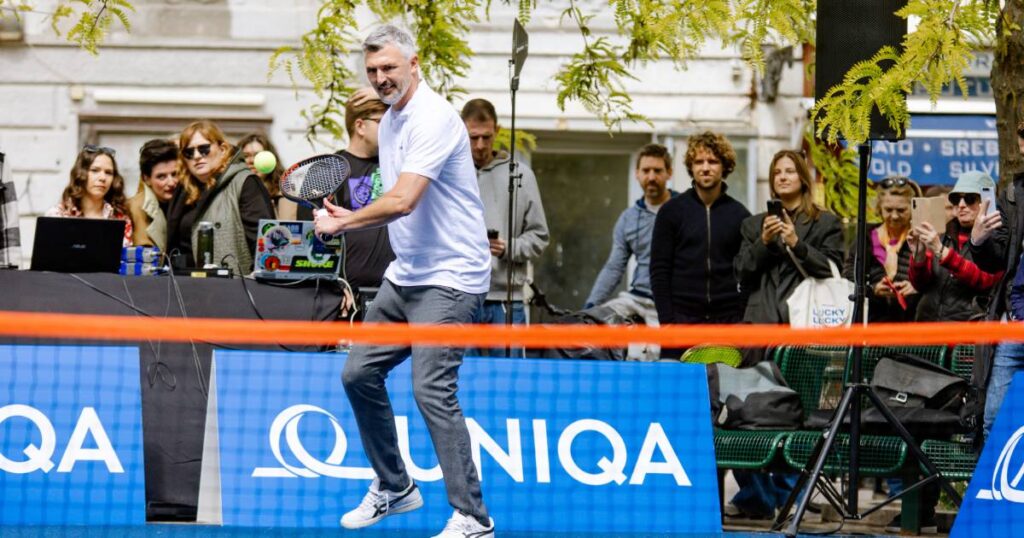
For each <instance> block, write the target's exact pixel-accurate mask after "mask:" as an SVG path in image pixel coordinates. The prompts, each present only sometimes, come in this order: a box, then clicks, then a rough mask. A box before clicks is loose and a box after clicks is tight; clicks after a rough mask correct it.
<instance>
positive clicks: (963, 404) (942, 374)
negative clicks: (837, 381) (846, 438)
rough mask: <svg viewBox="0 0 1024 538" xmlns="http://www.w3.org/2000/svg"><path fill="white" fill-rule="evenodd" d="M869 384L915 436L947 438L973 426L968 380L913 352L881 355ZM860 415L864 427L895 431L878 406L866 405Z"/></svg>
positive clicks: (884, 431) (878, 430)
mask: <svg viewBox="0 0 1024 538" xmlns="http://www.w3.org/2000/svg"><path fill="white" fill-rule="evenodd" d="M871 387H872V388H873V389H874V390H875V393H876V394H878V396H879V397H880V398H881V399H882V402H883V403H885V404H886V406H888V407H889V409H890V410H891V411H892V412H893V414H894V415H896V418H897V419H899V421H900V422H901V423H902V424H903V426H905V427H906V428H907V430H908V431H910V433H911V434H913V435H914V436H915V437H918V438H932V439H948V438H949V437H951V436H952V435H954V434H958V433H967V432H969V431H971V429H972V428H973V426H974V420H975V416H974V415H975V413H974V412H973V411H971V410H972V409H974V408H975V406H972V405H970V404H969V402H970V401H971V400H972V396H971V394H972V391H971V386H970V384H969V383H968V382H967V380H966V379H964V378H962V377H960V376H958V375H956V374H954V373H953V372H951V371H949V370H947V369H945V368H943V367H941V366H939V365H937V364H934V363H932V362H929V361H927V360H924V359H921V358H919V357H915V356H912V355H895V356H892V357H885V358H882V359H881V360H879V361H878V364H877V365H876V366H875V373H874V375H872V377H871ZM863 417H864V425H865V428H866V429H867V430H869V431H871V430H874V432H875V433H880V434H885V435H892V434H894V433H895V431H894V430H893V429H891V428H888V427H887V423H886V422H885V420H884V417H883V416H882V414H881V413H880V412H879V411H878V410H877V409H874V408H871V409H868V410H867V411H866V412H865V413H864V415H863Z"/></svg>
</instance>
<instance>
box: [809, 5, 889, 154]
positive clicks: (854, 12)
mask: <svg viewBox="0 0 1024 538" xmlns="http://www.w3.org/2000/svg"><path fill="white" fill-rule="evenodd" d="M906 4H907V0H818V27H817V45H816V51H815V56H816V59H815V76H814V99H815V100H816V101H817V100H820V99H821V98H822V97H824V96H825V94H826V93H827V92H828V91H829V90H830V89H831V88H832V87H833V86H835V85H837V84H839V83H841V82H842V81H843V77H844V76H845V75H846V72H847V71H849V70H850V68H851V67H853V64H855V63H857V62H861V61H864V60H869V59H871V57H872V56H874V55H875V53H877V52H878V51H879V50H880V49H881V48H882V47H884V46H886V45H889V46H892V47H896V49H897V50H900V49H901V43H902V42H903V37H904V36H905V35H906V34H907V20H906V19H903V18H900V17H897V16H896V15H895V13H896V11H898V10H900V9H902V8H903V7H904V6H905V5H906ZM868 138H870V139H871V140H898V139H899V138H900V137H899V136H897V135H896V132H895V130H893V129H892V127H890V126H889V122H888V121H886V120H885V119H883V118H882V115H881V114H879V112H878V109H877V108H876V109H875V112H874V113H873V114H872V116H871V130H870V134H869V135H868Z"/></svg>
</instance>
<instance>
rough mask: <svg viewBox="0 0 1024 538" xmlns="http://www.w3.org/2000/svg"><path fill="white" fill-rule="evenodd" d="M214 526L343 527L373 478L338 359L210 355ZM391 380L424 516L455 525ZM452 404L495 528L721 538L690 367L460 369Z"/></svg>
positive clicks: (493, 362)
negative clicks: (215, 446)
mask: <svg viewBox="0 0 1024 538" xmlns="http://www.w3.org/2000/svg"><path fill="white" fill-rule="evenodd" d="M215 358H216V384H217V398H218V410H219V412H218V420H219V425H220V432H219V434H220V462H221V492H222V493H221V494H222V506H223V521H224V524H225V525H237V526H247V527H327V528H331V527H339V520H340V518H341V516H342V515H343V514H344V513H345V512H347V511H349V510H351V509H352V508H354V507H355V506H357V505H358V504H359V501H360V500H361V499H362V497H363V495H364V494H365V493H366V489H367V487H368V486H369V484H370V481H371V479H372V478H373V476H374V473H373V470H372V469H371V468H370V467H369V464H368V462H367V459H366V457H365V455H364V454H363V450H362V444H361V442H360V439H359V433H358V430H357V428H356V424H355V420H354V418H353V416H352V411H351V406H350V405H349V402H348V399H347V398H346V396H345V393H344V389H343V388H342V386H341V380H340V377H341V371H342V367H343V366H344V362H345V355H342V354H286V353H271V352H233V351H228V352H221V351H217V352H215ZM410 362H411V361H406V362H405V363H404V364H402V365H401V366H399V367H398V368H396V369H395V370H394V371H393V372H392V373H391V374H390V375H389V377H388V392H389V394H390V396H391V401H392V402H393V405H394V410H395V415H396V416H395V423H396V426H397V430H398V437H399V448H400V451H401V453H402V456H403V459H404V460H405V464H406V467H407V469H408V471H409V473H410V475H411V476H412V478H413V480H415V481H416V483H417V484H418V485H419V486H420V488H421V490H422V493H423V497H424V500H425V506H424V507H423V508H421V509H419V510H416V511H413V512H410V513H407V514H402V515H399V516H394V517H389V518H385V519H384V520H383V521H381V522H380V523H378V524H377V525H376V526H375V528H378V527H379V528H381V529H384V530H388V529H392V530H394V529H405V530H422V531H435V532H436V531H438V530H440V529H441V528H442V527H443V526H444V525H445V522H446V520H447V519H448V517H450V516H451V513H452V508H451V506H450V505H449V504H448V501H447V496H446V494H445V488H444V483H443V481H442V476H441V470H440V467H438V463H437V458H436V456H435V454H434V449H433V447H432V445H431V442H430V437H429V434H428V432H427V429H426V426H425V425H424V423H423V419H422V418H421V416H420V414H419V411H418V410H417V408H416V403H415V400H414V398H413V393H412V387H411V369H410ZM459 400H460V403H461V404H462V409H463V411H464V413H465V416H466V423H467V426H468V427H469V431H470V435H471V437H472V447H473V457H474V460H475V462H476V464H477V468H478V469H479V471H480V475H481V483H482V487H483V495H484V502H485V503H486V504H487V507H488V510H489V511H490V513H491V516H492V517H493V518H494V521H495V525H496V529H498V532H499V533H500V532H504V531H509V532H510V531H519V532H530V533H533V532H554V533H565V532H574V533H710V532H715V533H717V532H721V521H720V516H719V496H718V485H717V480H716V468H715V459H714V448H713V443H712V437H711V417H710V410H709V405H708V393H707V378H706V375H705V370H704V367H703V366H701V365H690V364H680V363H674V364H658V363H614V362H595V361H570V360H533V359H484V358H469V359H467V360H466V362H465V363H464V364H463V366H462V368H461V371H460V376H459Z"/></svg>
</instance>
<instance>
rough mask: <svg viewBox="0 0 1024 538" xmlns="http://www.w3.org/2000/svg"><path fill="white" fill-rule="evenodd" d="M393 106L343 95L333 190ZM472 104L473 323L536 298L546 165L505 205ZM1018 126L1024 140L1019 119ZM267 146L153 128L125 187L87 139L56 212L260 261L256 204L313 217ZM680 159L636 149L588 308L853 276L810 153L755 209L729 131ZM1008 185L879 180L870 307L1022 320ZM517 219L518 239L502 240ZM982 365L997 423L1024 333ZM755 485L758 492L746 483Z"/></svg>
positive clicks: (756, 478) (1020, 181)
mask: <svg viewBox="0 0 1024 538" xmlns="http://www.w3.org/2000/svg"><path fill="white" fill-rule="evenodd" d="M387 110H388V107H387V105H385V104H384V103H382V102H381V101H380V100H379V99H377V98H376V96H375V95H373V94H372V92H368V91H361V92H358V93H357V94H356V95H355V96H354V97H353V99H352V100H351V101H350V102H349V103H348V105H347V106H346V127H347V130H348V133H349V137H350V145H349V147H348V148H346V149H345V150H342V151H340V152H339V154H341V155H343V156H345V157H346V158H347V159H348V160H349V161H351V162H352V163H353V170H354V173H353V175H352V178H351V179H350V180H349V181H348V182H346V183H345V185H343V186H342V188H340V189H339V191H338V193H336V197H335V200H337V201H340V202H341V203H342V204H344V205H345V206H346V207H348V208H351V209H353V210H355V209H359V208H360V207H363V206H365V205H366V204H368V203H369V202H371V201H373V200H374V199H375V198H376V197H378V196H380V195H381V192H380V191H381V186H380V179H379V178H380V169H379V166H380V165H379V161H378V158H377V132H376V130H377V125H378V124H379V122H380V120H381V117H382V116H383V115H384V114H385V113H386V112H387ZM462 119H463V121H464V123H465V125H466V127H467V135H468V136H469V138H470V142H471V148H472V153H473V161H474V164H475V165H476V168H477V173H478V181H479V192H480V194H481V197H482V199H483V202H484V206H485V217H486V219H485V220H486V222H487V226H488V228H489V230H488V235H489V237H488V239H489V243H490V250H491V254H492V258H493V259H492V275H491V292H490V293H489V294H488V296H487V302H486V304H485V308H484V311H483V312H481V313H480V315H478V316H477V317H476V321H477V322H481V323H503V322H504V320H505V310H504V309H505V307H506V306H505V303H504V298H505V296H506V294H507V291H508V290H507V283H506V281H505V274H506V269H507V266H508V265H509V264H512V265H513V266H514V267H515V270H516V275H517V278H516V280H515V282H514V283H513V286H514V292H513V299H514V301H513V316H512V317H513V320H514V322H515V323H525V322H526V321H527V320H526V314H525V312H526V309H525V307H524V302H525V300H526V299H527V298H526V297H524V294H523V293H522V290H523V289H524V287H525V286H526V285H527V284H529V282H530V278H531V276H532V274H531V273H532V271H531V270H530V262H531V260H534V259H536V258H537V257H539V256H540V255H541V254H542V252H543V251H544V249H545V247H546V246H547V244H548V241H549V233H548V227H547V221H546V217H545V214H544V208H543V205H542V203H541V199H540V192H539V189H538V187H537V180H536V178H535V177H534V174H533V172H532V170H530V168H529V167H528V166H526V165H525V164H524V163H517V164H518V173H519V174H521V188H520V190H519V197H518V198H517V200H516V202H517V203H516V204H514V207H515V209H516V214H515V215H513V217H512V218H511V219H509V215H508V208H509V204H508V191H507V189H506V186H507V179H508V174H507V172H508V166H507V165H508V163H509V161H510V159H511V158H512V157H511V156H510V155H509V154H508V153H506V152H499V151H496V150H494V145H495V144H494V141H495V137H496V136H497V133H498V131H499V126H498V123H497V115H496V113H495V111H494V107H493V105H491V104H490V103H489V102H487V101H485V100H482V99H474V100H472V101H469V102H468V103H467V105H466V107H465V108H464V109H463V111H462ZM1017 134H1018V141H1019V145H1020V151H1021V153H1022V154H1024V122H1022V123H1021V124H1020V125H1019V126H1018V131H1017ZM261 151H271V152H276V150H275V148H274V146H273V144H272V143H271V141H270V140H269V139H268V138H267V137H266V136H265V135H263V134H259V133H253V134H250V135H247V136H245V137H242V138H241V139H239V140H238V142H237V143H236V144H231V143H230V142H229V141H228V140H227V138H226V137H225V135H224V133H223V131H222V130H221V129H220V128H219V127H218V126H217V125H216V124H215V123H213V122H211V121H208V120H200V121H196V122H193V123H191V124H189V125H188V126H187V127H185V129H183V130H182V132H181V133H180V135H179V136H178V139H177V141H172V140H162V139H156V140H150V141H148V142H146V143H145V144H144V145H143V146H142V148H141V150H140V152H139V170H140V178H139V179H140V181H139V188H138V191H137V192H136V194H135V195H134V196H133V197H132V198H131V199H130V200H126V198H125V193H124V183H125V182H124V179H123V178H122V177H121V175H120V173H119V171H118V166H117V160H116V154H115V152H114V150H113V149H111V148H107V147H102V146H95V145H86V146H84V147H83V148H82V149H81V151H80V152H79V154H78V155H77V158H76V159H75V162H74V165H73V166H72V168H71V172H70V176H69V181H68V184H67V186H66V187H65V189H64V191H63V193H62V195H61V199H60V201H59V203H57V204H56V205H55V206H54V207H52V208H51V209H49V210H48V211H47V212H46V215H47V216H59V217H85V218H103V219H118V220H123V221H124V222H125V232H124V245H125V246H129V245H136V246H151V247H155V248H158V249H159V250H160V251H161V252H164V253H168V254H170V253H178V254H180V255H181V257H182V259H183V260H182V263H183V265H184V266H187V267H195V266H196V265H197V264H198V261H199V260H197V253H196V246H197V227H198V224H199V223H200V222H202V221H208V222H213V223H215V226H214V262H215V263H218V264H222V263H230V264H231V265H232V266H234V267H237V268H238V269H239V272H240V273H243V274H244V273H248V272H249V271H250V270H251V268H252V265H253V251H254V246H255V241H256V235H257V234H256V227H257V225H258V223H259V221H260V219H272V218H281V219H295V218H299V219H311V217H312V215H311V214H310V213H309V211H308V210H304V209H302V210H300V209H297V208H296V206H295V204H293V203H291V202H290V201H288V200H286V199H284V198H282V196H281V191H280V187H279V181H280V177H281V175H282V174H283V172H284V169H283V167H282V165H281V164H280V163H278V164H277V165H276V167H275V168H274V169H273V170H272V171H270V172H268V173H264V172H261V171H259V170H257V169H256V168H255V167H254V163H253V161H254V156H255V155H256V154H257V153H259V152H261ZM684 162H685V165H686V172H687V173H688V174H689V176H690V178H691V187H690V188H689V189H688V190H686V191H685V192H682V193H677V192H675V191H673V190H671V189H670V188H669V184H670V182H671V178H672V172H673V170H672V163H673V158H672V156H671V154H670V153H669V150H668V149H667V148H665V147H664V146H661V145H658V144H649V145H647V146H644V147H643V148H641V149H640V151H639V157H638V159H637V163H636V170H635V177H636V180H637V181H638V182H639V184H640V186H641V188H642V192H643V195H642V196H641V197H640V198H639V199H638V200H636V202H635V203H634V204H633V205H631V206H630V207H629V208H627V209H626V210H625V211H623V212H622V214H621V215H620V216H619V218H618V220H617V222H616V225H615V228H614V232H613V237H612V248H611V252H610V255H609V258H608V261H607V262H606V263H605V265H604V267H603V268H602V270H601V272H600V274H599V275H598V278H597V280H596V282H595V283H594V285H593V289H592V290H591V292H590V294H589V296H588V297H587V299H586V304H584V305H583V307H584V308H585V309H587V308H591V307H596V306H606V307H607V308H609V309H611V310H613V311H615V312H616V313H619V314H620V315H621V316H622V317H627V318H628V317H634V318H635V319H638V320H642V322H644V323H647V324H649V325H652V326H656V325H659V324H669V323H688V324H700V323H758V324H786V323H788V322H789V313H788V309H787V306H786V298H787V297H789V296H790V295H791V294H792V293H793V290H794V289H795V288H796V287H797V285H798V284H800V282H801V281H802V280H803V279H805V278H826V277H829V276H830V275H832V274H833V272H834V270H835V268H837V267H844V271H843V273H844V275H845V276H846V277H847V278H851V279H852V277H853V272H854V271H853V260H854V259H855V258H856V257H857V256H855V254H856V253H852V252H851V253H849V254H844V252H846V251H847V248H846V245H845V242H844V233H843V225H842V223H841V221H840V219H839V218H838V217H837V216H836V215H834V214H832V213H831V212H829V211H828V210H826V209H825V208H824V207H822V206H820V205H819V204H818V203H816V202H815V199H816V198H815V195H814V188H815V181H814V179H813V177H812V175H811V172H810V169H809V166H808V162H807V160H806V157H805V155H804V154H803V152H801V151H799V150H783V151H780V152H778V153H776V154H775V156H774V157H773V158H772V160H771V164H770V165H769V167H768V170H767V172H768V177H769V191H770V194H771V198H772V203H774V204H775V205H774V206H773V205H772V204H771V203H770V204H769V207H768V210H767V211H760V212H757V214H754V215H751V214H750V211H749V210H748V209H747V208H746V207H744V205H743V204H741V203H740V202H739V201H737V200H736V199H734V198H732V197H731V196H730V195H729V194H728V192H727V190H728V189H727V186H726V183H725V179H726V178H727V177H728V176H729V174H730V173H731V172H732V171H733V170H734V169H735V167H736V153H735V151H734V150H733V148H732V145H731V144H730V143H729V141H728V140H727V139H726V137H724V136H723V135H721V134H716V133H711V132H705V133H699V134H695V135H693V136H692V137H691V138H690V140H689V142H688V144H687V149H686V154H685V158H684ZM995 190H996V183H995V182H994V181H993V179H992V178H991V177H989V176H988V175H986V174H984V173H982V172H977V171H969V172H965V173H963V174H962V175H961V176H960V177H959V178H958V179H957V181H956V184H955V185H954V186H953V188H952V189H948V188H945V189H942V188H934V187H933V188H932V189H929V190H928V191H927V193H922V190H921V188H920V186H918V185H917V183H916V182H914V181H913V179H911V178H908V177H901V176H892V177H887V178H885V179H883V180H881V181H879V182H878V183H877V184H876V185H875V202H876V204H875V208H874V209H875V211H876V213H877V216H878V217H879V219H880V221H881V222H880V223H878V224H876V225H873V226H872V227H871V228H870V230H869V237H868V241H867V242H866V249H865V251H864V252H862V253H860V254H861V255H862V256H863V258H864V259H865V260H866V279H867V282H866V290H867V298H868V308H867V316H868V320H869V322H882V321H885V322H902V321H968V320H981V319H990V320H995V319H1013V320H1020V319H1024V271H1020V270H1019V267H1018V259H1019V256H1020V248H1021V247H1020V244H1021V237H1022V233H1024V219H1021V218H1018V209H1017V200H1019V199H1021V197H1024V173H1021V174H1017V175H1016V176H1015V177H1014V178H1012V180H1011V181H1009V182H1008V183H1007V185H1006V186H1005V188H1003V189H1002V190H1001V192H1000V194H999V198H998V203H997V204H996V207H995V208H992V207H989V205H990V202H989V201H988V200H987V199H986V198H985V196H983V194H986V193H987V192H990V191H995ZM925 194H927V195H929V196H932V197H936V196H937V197H942V198H943V199H944V201H945V202H946V204H945V207H946V217H947V218H946V221H947V222H946V224H945V225H944V227H942V226H937V225H934V224H933V223H930V222H914V221H913V219H912V210H911V206H912V200H913V199H914V198H918V197H925ZM510 220H511V222H512V224H513V234H514V235H515V237H514V238H511V239H513V241H509V240H508V239H509V238H506V237H504V234H505V230H506V228H507V227H506V223H508V222H509V221H510ZM352 235H353V237H351V238H350V239H349V242H348V245H347V247H346V248H349V249H351V253H350V254H351V256H350V258H351V259H350V261H349V263H353V265H352V266H351V269H349V270H350V271H351V277H352V278H355V279H356V280H359V282H358V285H359V286H362V287H373V286H374V285H379V283H380V280H381V278H382V275H383V270H384V269H385V268H386V267H387V264H388V263H389V262H390V261H391V259H393V257H394V255H393V253H392V252H391V251H390V249H389V240H388V235H387V229H386V228H380V229H377V230H370V231H366V232H359V233H356V234H352ZM513 245H514V247H513ZM511 248H514V250H510V249H511ZM631 259H633V260H634V261H635V265H634V271H633V275H632V279H631V281H630V282H629V283H628V286H627V289H626V291H624V292H622V293H620V294H618V295H615V296H613V290H614V289H616V287H617V286H618V285H619V284H620V281H621V280H622V279H623V277H624V276H625V274H626V271H627V267H628V265H629V262H630V260H631ZM681 351H683V350H680V349H659V348H658V347H657V346H653V345H647V344H633V345H631V346H630V349H629V353H628V355H627V356H628V358H629V359H630V360H643V361H652V360H658V359H659V358H678V357H679V353H680V352H681ZM480 352H481V353H493V354H501V353H502V352H503V350H480ZM763 358H764V354H763V350H754V351H748V352H745V354H744V363H745V364H748V365H749V364H752V363H756V362H758V361H760V360H763ZM977 363H978V364H977V366H976V368H975V375H974V377H975V383H976V384H978V385H979V386H981V387H986V388H987V399H986V407H985V433H986V434H987V432H988V430H989V429H990V428H991V424H992V419H993V418H994V415H995V413H996V412H997V411H998V405H999V403H1000V402H1001V401H1002V398H1003V396H1004V394H1005V392H1006V388H1007V386H1008V384H1009V379H1010V378H1011V377H1012V374H1013V373H1014V372H1016V371H1019V370H1022V369H1024V344H1020V343H1009V342H1008V343H1003V344H1000V345H998V346H995V348H994V350H991V351H989V352H986V349H984V348H982V349H980V350H979V353H978V357H977ZM737 478H738V479H739V481H740V483H741V486H742V488H743V489H742V490H741V493H742V494H743V495H741V496H740V497H738V499H739V500H740V501H742V502H743V503H746V506H747V507H748V508H747V509H746V510H744V511H746V512H765V511H769V510H772V509H773V508H774V507H773V506H772V504H773V503H774V500H773V499H774V498H776V497H781V494H777V493H775V492H773V491H774V490H784V489H785V487H786V486H787V485H788V484H790V483H791V478H792V477H771V476H770V475H756V474H745V475H742V476H738V477H737ZM897 486H898V484H897ZM750 488H753V490H756V491H757V492H758V493H756V494H754V495H753V496H751V495H750V494H749V493H750V491H751V490H750ZM751 499H752V500H753V503H751V502H750V500H751ZM737 504H740V503H737Z"/></svg>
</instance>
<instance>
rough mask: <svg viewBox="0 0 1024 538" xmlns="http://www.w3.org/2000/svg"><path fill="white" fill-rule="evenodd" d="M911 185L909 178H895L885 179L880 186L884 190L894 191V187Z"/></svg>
mask: <svg viewBox="0 0 1024 538" xmlns="http://www.w3.org/2000/svg"><path fill="white" fill-rule="evenodd" d="M909 183H910V179H909V178H905V177H900V176H894V177H887V178H885V179H883V180H882V181H881V182H880V183H879V184H878V186H879V187H882V188H883V189H892V188H894V187H905V186H907V185H908V184H909Z"/></svg>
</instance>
